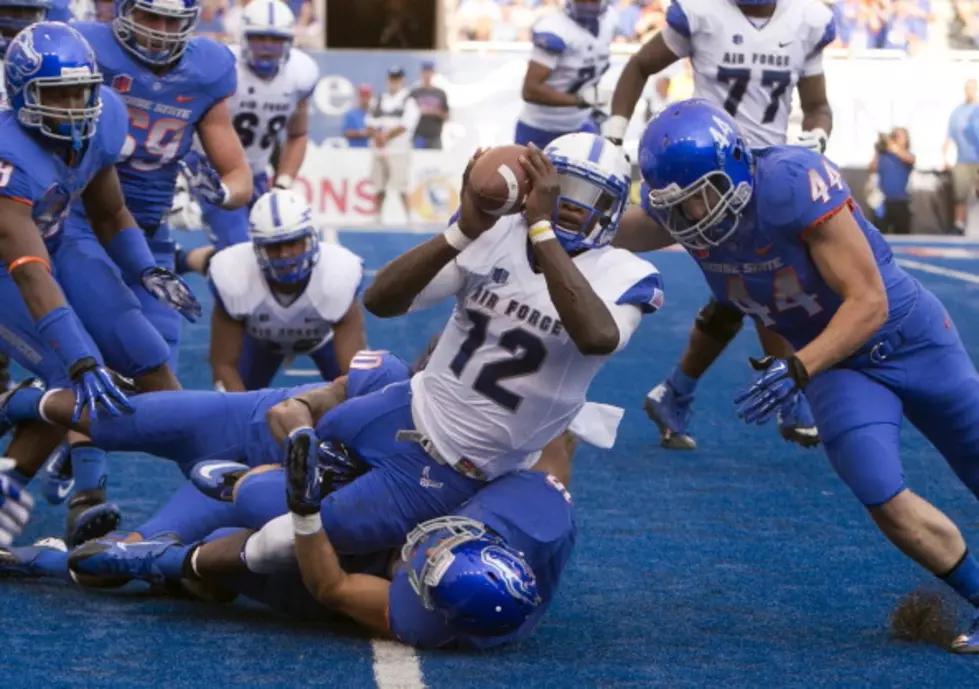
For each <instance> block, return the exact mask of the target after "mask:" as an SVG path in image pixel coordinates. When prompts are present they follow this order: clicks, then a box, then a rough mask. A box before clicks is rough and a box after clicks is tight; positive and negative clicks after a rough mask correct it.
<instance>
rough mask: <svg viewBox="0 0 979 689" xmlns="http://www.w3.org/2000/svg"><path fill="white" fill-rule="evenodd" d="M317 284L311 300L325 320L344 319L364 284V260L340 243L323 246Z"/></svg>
mask: <svg viewBox="0 0 979 689" xmlns="http://www.w3.org/2000/svg"><path fill="white" fill-rule="evenodd" d="M313 275H314V279H315V280H316V281H317V284H315V285H313V284H310V286H309V287H308V288H307V289H309V290H310V299H311V301H312V302H313V305H314V306H315V307H316V310H317V311H318V312H319V314H320V315H321V316H322V317H323V319H324V320H327V321H331V322H334V323H335V322H336V321H339V320H340V319H341V318H343V316H344V314H346V313H347V311H348V310H349V309H350V305H351V304H353V302H354V300H355V299H356V298H357V294H358V293H359V292H360V287H361V285H362V283H363V281H364V264H363V260H362V259H361V258H360V256H358V255H357V254H355V253H354V252H352V251H350V249H347V248H345V247H342V246H340V245H339V244H330V243H327V242H321V243H320V259H319V261H318V262H317V264H316V268H315V272H314V273H313Z"/></svg>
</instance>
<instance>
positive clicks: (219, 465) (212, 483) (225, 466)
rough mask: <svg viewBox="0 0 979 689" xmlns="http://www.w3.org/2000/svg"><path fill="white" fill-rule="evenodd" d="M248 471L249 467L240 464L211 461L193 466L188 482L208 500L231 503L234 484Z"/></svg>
mask: <svg viewBox="0 0 979 689" xmlns="http://www.w3.org/2000/svg"><path fill="white" fill-rule="evenodd" d="M248 471H249V467H248V466H247V465H245V464H241V463H240V462H231V461H228V460H225V459H211V460H207V461H205V462H198V463H197V464H195V465H194V468H193V469H191V471H190V482H191V483H193V484H194V487H195V488H196V489H197V490H199V491H200V492H202V493H203V494H204V495H206V496H207V497H209V498H214V499H215V500H221V501H222V502H231V501H232V500H233V498H234V489H235V484H236V483H238V481H239V479H241V477H242V476H244V475H245V474H247V473H248Z"/></svg>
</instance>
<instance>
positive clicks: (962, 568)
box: [623, 100, 979, 653]
mask: <svg viewBox="0 0 979 689" xmlns="http://www.w3.org/2000/svg"><path fill="white" fill-rule="evenodd" d="M639 167H640V170H641V172H642V176H643V180H644V182H645V185H646V186H645V188H644V194H643V200H642V206H643V207H642V208H641V209H640V208H635V209H631V210H630V211H629V213H628V217H627V218H626V219H625V220H624V221H623V232H624V233H628V234H630V235H631V237H630V242H631V241H637V242H639V241H643V240H645V241H646V242H647V244H648V246H647V249H652V248H660V247H662V246H665V245H668V244H671V243H673V242H679V243H680V244H681V245H682V246H683V247H684V248H685V249H687V250H688V251H689V253H690V254H691V256H692V257H693V258H694V260H695V261H696V262H697V265H698V266H699V267H700V269H701V270H702V271H703V272H704V275H705V276H706V277H707V282H708V284H709V285H710V287H711V290H712V292H713V293H714V297H715V298H716V299H719V300H722V301H724V302H726V303H728V304H730V305H733V306H735V307H737V308H738V309H740V310H741V311H742V312H743V313H745V314H746V315H748V316H751V317H752V318H753V319H754V320H755V322H756V323H758V324H759V325H760V326H762V327H765V328H769V329H771V330H772V331H774V332H775V333H777V334H778V335H781V336H782V337H784V338H785V339H786V340H788V342H789V344H791V345H792V346H793V347H794V348H795V352H796V353H795V354H794V355H792V356H790V357H788V358H786V359H774V358H772V357H766V358H765V359H762V360H761V361H754V360H752V362H751V363H752V366H753V368H754V369H755V370H756V371H757V372H758V373H757V377H756V380H755V382H754V383H753V384H752V385H751V386H750V387H749V388H748V389H747V390H746V391H745V392H743V393H742V394H740V395H739V396H738V397H737V399H736V400H735V403H736V404H737V405H738V407H737V412H738V415H739V416H740V417H741V418H743V419H744V420H745V421H746V422H748V423H765V422H767V421H768V420H770V419H771V418H772V417H773V416H774V415H775V414H776V413H777V412H778V410H779V409H780V408H781V406H782V405H784V404H785V403H786V402H787V401H788V400H790V399H791V398H792V396H793V395H795V394H797V393H798V392H799V391H800V390H803V389H804V390H805V391H806V395H807V396H808V398H809V401H810V403H811V404H812V409H813V413H814V414H815V418H816V423H817V425H818V427H819V433H820V436H821V437H822V440H823V444H824V447H825V448H826V454H827V455H828V456H829V459H830V462H831V463H832V465H833V468H834V469H835V470H836V472H837V474H838V475H839V476H840V478H841V479H843V481H844V482H845V483H846V484H847V486H849V488H850V490H852V491H853V493H854V495H856V497H857V498H858V499H859V500H860V501H861V502H862V503H863V504H864V506H866V508H867V510H868V512H869V513H870V516H871V517H872V518H873V520H874V522H876V524H877V526H878V527H879V528H880V530H881V531H882V532H883V533H884V535H885V536H887V537H888V538H889V539H890V540H891V542H892V543H894V545H896V546H897V547H898V548H900V549H901V551H902V552H904V553H905V554H906V555H907V556H908V557H910V558H911V559H913V560H914V561H915V562H918V563H919V564H921V565H922V566H924V567H926V568H927V569H928V570H930V571H931V572H933V573H934V574H935V575H936V576H938V577H939V578H940V579H942V581H944V582H945V583H947V584H948V585H949V586H951V587H952V588H953V589H954V590H955V591H956V592H957V593H958V594H959V595H961V596H962V598H964V599H965V600H967V601H969V602H970V604H972V605H973V606H977V607H979V561H977V560H976V558H975V557H974V556H973V555H972V554H971V553H970V552H969V549H968V547H967V545H966V543H965V540H964V539H963V537H962V534H961V533H960V532H959V529H958V528H957V527H956V526H955V524H953V523H952V521H951V520H950V519H949V518H948V517H947V516H945V515H944V514H942V513H941V512H940V511H939V510H938V509H937V508H935V507H934V506H932V505H931V504H929V503H928V502H926V501H925V500H924V499H922V498H921V497H919V496H918V495H916V494H915V493H913V492H912V491H911V490H910V488H908V486H907V484H906V483H905V480H904V474H903V471H902V467H901V455H900V443H899V437H898V436H899V431H900V427H901V422H902V419H903V418H907V419H908V420H909V421H910V422H911V423H912V424H914V426H915V427H917V428H918V430H920V431H921V432H922V434H924V436H925V437H926V438H928V440H929V441H930V442H931V443H932V444H933V445H934V446H935V448H936V449H938V451H939V452H941V453H942V455H943V456H944V457H945V460H946V461H947V462H948V464H949V465H950V466H951V467H952V469H953V470H954V471H955V472H956V474H957V475H958V476H959V478H960V479H961V480H962V482H963V483H965V485H966V486H967V487H968V488H969V489H970V490H971V491H972V492H973V493H974V494H975V495H977V496H979V458H977V455H976V448H977V447H979V374H977V373H976V369H975V367H974V366H973V363H972V361H971V359H970V358H969V355H968V353H967V352H966V351H965V348H964V347H963V345H962V341H961V340H960V339H959V334H958V331H957V330H956V329H955V326H954V325H953V324H952V321H951V319H950V318H949V316H948V313H947V312H946V311H945V308H944V307H943V306H942V304H941V302H939V300H938V299H937V298H936V297H935V296H934V295H933V294H932V293H931V292H929V291H928V290H926V289H924V288H923V287H922V286H921V284H920V283H919V282H918V281H917V280H916V279H914V278H913V277H911V276H910V275H908V274H907V273H905V272H904V270H903V269H901V268H900V267H899V266H898V265H897V264H896V263H895V261H894V257H893V255H892V253H891V250H890V247H889V246H888V244H887V242H886V241H885V240H884V238H883V237H882V235H881V234H880V232H878V231H877V229H876V228H874V227H873V225H871V224H870V223H869V222H868V221H867V219H866V218H865V217H864V216H863V214H862V213H861V212H860V209H859V208H858V207H857V206H856V204H855V203H854V202H853V199H852V197H851V194H850V190H849V188H848V187H847V185H846V182H844V181H843V178H842V176H841V175H840V172H839V170H838V169H837V167H836V166H835V165H834V164H833V163H831V162H830V161H829V160H827V159H826V158H825V157H823V156H822V155H820V154H818V153H816V152H813V151H807V150H805V149H803V148H800V147H793V146H772V147H770V148H764V149H757V150H749V149H748V148H747V146H746V145H745V142H744V139H743V138H742V137H741V134H740V131H739V129H738V125H737V124H736V123H735V122H734V121H733V120H732V119H731V118H730V117H729V116H728V115H727V113H725V112H724V111H723V110H722V109H720V108H718V107H717V106H716V105H713V104H711V103H709V102H707V101H704V100H690V101H684V102H681V103H677V104H674V105H671V106H669V107H668V108H666V109H665V110H664V111H663V112H662V113H661V114H660V115H659V116H658V117H656V118H655V119H654V120H653V121H652V122H650V124H649V126H648V127H647V129H646V131H645V133H644V135H643V137H642V140H641V142H640V149H639ZM953 649H954V650H955V651H957V652H960V653H976V652H979V613H977V615H976V618H975V621H974V623H973V624H972V627H971V628H970V629H969V630H968V631H967V632H966V633H965V634H963V635H961V636H960V637H959V638H958V639H957V640H956V641H955V643H954V645H953Z"/></svg>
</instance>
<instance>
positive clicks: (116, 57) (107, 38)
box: [74, 22, 237, 231]
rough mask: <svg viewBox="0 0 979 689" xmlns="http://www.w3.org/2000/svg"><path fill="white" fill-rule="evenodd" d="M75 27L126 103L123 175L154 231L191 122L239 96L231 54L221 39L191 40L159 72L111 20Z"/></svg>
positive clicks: (130, 200) (130, 201) (136, 211)
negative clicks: (176, 59) (120, 35)
mask: <svg viewBox="0 0 979 689" xmlns="http://www.w3.org/2000/svg"><path fill="white" fill-rule="evenodd" d="M74 26H75V27H76V28H77V29H78V31H79V32H80V33H81V34H82V35H83V36H85V37H86V38H87V39H88V41H89V43H90V44H91V45H92V47H93V48H94V49H95V51H96V54H97V56H98V61H99V69H101V71H102V73H103V75H104V77H105V83H106V84H107V85H108V86H111V87H112V88H113V89H114V90H115V91H116V92H117V93H118V94H119V95H120V96H121V97H122V98H123V100H124V101H125V103H126V106H127V108H128V111H129V134H128V136H127V137H126V143H125V147H124V149H123V150H122V152H121V154H120V156H119V166H118V171H119V180H120V181H121V182H122V188H123V192H124V194H125V196H126V204H127V205H128V206H129V209H130V211H132V213H133V217H135V218H136V222H137V223H138V224H139V226H140V227H142V228H143V229H144V230H147V231H152V230H155V229H156V228H157V227H158V226H159V225H160V223H161V221H162V220H163V218H164V217H165V216H166V214H167V213H168V212H169V210H170V207H171V204H172V201H173V193H174V186H175V184H176V178H177V172H178V162H179V161H180V159H181V158H183V157H184V156H185V155H186V154H187V152H188V151H189V150H190V148H191V145H192V144H193V139H194V137H193V134H194V127H195V126H196V125H197V123H198V122H200V120H201V119H202V118H203V117H204V116H205V115H206V114H207V112H208V110H210V109H211V107H212V106H213V105H215V104H216V103H218V102H219V101H221V100H224V99H225V98H228V97H230V96H231V95H233V94H234V93H235V90H236V87H237V77H236V72H235V58H234V55H233V54H232V53H231V51H230V50H229V49H228V48H227V46H224V45H222V44H220V43H218V42H217V41H214V40H212V39H209V38H204V37H199V36H198V37H194V38H192V39H191V40H190V42H189V43H188V45H187V49H186V51H185V52H184V54H183V57H182V58H181V59H180V61H179V62H177V63H176V65H175V66H174V67H173V68H172V69H171V70H170V71H168V72H166V73H164V74H162V75H157V74H156V73H154V72H153V71H151V70H150V69H149V68H148V67H147V66H146V65H145V64H144V63H142V62H140V61H139V60H138V59H137V58H136V57H135V56H134V55H133V54H132V53H130V52H129V51H128V50H126V49H125V48H124V47H123V46H122V45H121V44H120V43H119V41H118V40H117V39H116V37H115V35H114V34H113V31H112V26H111V25H109V24H99V23H94V22H77V23H76V24H74Z"/></svg>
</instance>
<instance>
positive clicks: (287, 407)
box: [265, 376, 347, 443]
mask: <svg viewBox="0 0 979 689" xmlns="http://www.w3.org/2000/svg"><path fill="white" fill-rule="evenodd" d="M346 399H347V377H346V376H340V377H339V378H337V379H336V380H334V381H333V382H332V383H330V384H329V385H324V386H323V387H321V388H315V389H313V390H307V391H306V392H304V393H302V394H299V395H296V396H295V397H290V398H289V399H287V400H285V401H284V402H279V403H278V404H276V405H275V406H273V407H272V408H271V409H269V410H268V411H267V412H266V413H265V422H266V423H267V424H268V427H269V431H270V432H271V433H272V437H273V438H275V441H276V442H278V443H282V442H285V439H286V438H288V437H289V434H290V433H292V432H293V431H295V430H296V429H298V428H303V427H306V426H315V425H316V424H317V423H318V422H319V420H320V419H321V418H322V417H323V415H324V414H326V412H328V411H330V410H331V409H333V408H334V407H336V406H339V405H340V404H341V403H342V402H344V401H345V400H346Z"/></svg>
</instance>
